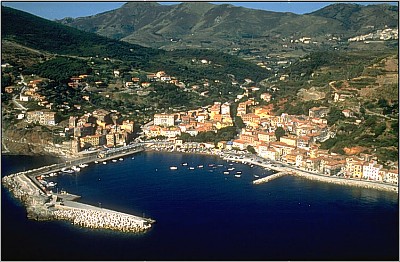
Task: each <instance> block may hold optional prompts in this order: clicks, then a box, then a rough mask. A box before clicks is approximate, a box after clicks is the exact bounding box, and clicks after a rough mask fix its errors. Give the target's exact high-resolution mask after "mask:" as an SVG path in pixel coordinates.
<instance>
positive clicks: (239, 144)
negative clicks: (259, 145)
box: [232, 139, 248, 150]
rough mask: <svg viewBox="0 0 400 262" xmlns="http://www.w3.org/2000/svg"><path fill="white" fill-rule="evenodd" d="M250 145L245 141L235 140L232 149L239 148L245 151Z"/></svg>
mask: <svg viewBox="0 0 400 262" xmlns="http://www.w3.org/2000/svg"><path fill="white" fill-rule="evenodd" d="M247 145H248V143H246V142H245V141H243V140H240V139H235V140H233V144H232V148H238V149H240V150H245V149H246V147H247Z"/></svg>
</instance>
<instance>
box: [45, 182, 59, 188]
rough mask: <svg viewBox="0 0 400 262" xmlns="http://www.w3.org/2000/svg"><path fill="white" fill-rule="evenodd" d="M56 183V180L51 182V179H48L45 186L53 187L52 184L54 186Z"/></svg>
mask: <svg viewBox="0 0 400 262" xmlns="http://www.w3.org/2000/svg"><path fill="white" fill-rule="evenodd" d="M56 185H57V183H56V182H52V181H50V182H48V183H47V186H48V187H54V186H56Z"/></svg>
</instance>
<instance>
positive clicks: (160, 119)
mask: <svg viewBox="0 0 400 262" xmlns="http://www.w3.org/2000/svg"><path fill="white" fill-rule="evenodd" d="M174 124H175V115H174V114H155V115H154V125H156V126H173V125H174Z"/></svg>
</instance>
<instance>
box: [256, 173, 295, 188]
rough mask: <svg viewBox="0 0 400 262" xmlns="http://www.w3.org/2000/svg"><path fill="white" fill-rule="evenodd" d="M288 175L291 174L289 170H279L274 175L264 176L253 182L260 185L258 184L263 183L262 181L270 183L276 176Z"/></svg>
mask: <svg viewBox="0 0 400 262" xmlns="http://www.w3.org/2000/svg"><path fill="white" fill-rule="evenodd" d="M286 175H289V172H285V171H282V172H278V173H275V174H273V175H270V176H266V177H262V178H259V179H257V180H254V181H253V184H254V185H258V184H262V183H268V182H269V181H271V180H274V179H276V178H279V177H282V176H286Z"/></svg>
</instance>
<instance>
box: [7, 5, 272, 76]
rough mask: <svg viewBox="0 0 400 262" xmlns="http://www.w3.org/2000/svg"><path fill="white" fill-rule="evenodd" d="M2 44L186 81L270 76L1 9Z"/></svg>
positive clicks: (238, 63)
mask: <svg viewBox="0 0 400 262" xmlns="http://www.w3.org/2000/svg"><path fill="white" fill-rule="evenodd" d="M1 36H2V41H3V40H7V41H13V42H16V43H18V44H20V45H23V46H26V47H29V48H33V49H35V50H40V51H43V52H49V53H53V54H60V55H70V56H81V57H91V56H93V57H95V56H99V57H108V58H111V59H117V60H121V61H124V62H126V63H128V64H129V65H130V66H132V67H135V68H138V69H143V70H148V71H155V70H164V71H166V72H167V73H169V74H171V75H175V76H177V77H181V79H185V78H193V79H201V78H205V77H207V78H209V79H220V80H221V78H223V79H226V77H227V75H228V74H231V75H234V76H235V77H236V79H237V80H243V79H244V78H250V79H252V80H255V81H257V80H261V79H264V78H267V77H268V72H267V71H266V70H265V69H262V68H260V67H258V66H256V65H254V64H252V63H250V62H246V61H244V60H241V59H239V58H237V57H233V56H230V55H227V54H223V53H220V52H217V51H207V50H201V51H196V50H191V51H176V52H166V51H163V50H158V49H153V48H147V47H143V46H140V45H135V44H129V43H126V42H121V41H117V40H113V39H109V38H106V37H103V36H99V35H97V34H94V33H88V32H83V31H80V30H78V29H75V28H71V27H68V26H65V25H61V24H59V23H57V22H53V21H49V20H46V19H43V18H39V17H37V16H34V15H31V14H29V13H26V12H22V11H18V10H15V9H12V8H9V7H4V6H2V25H1ZM207 58H212V60H211V61H212V62H213V65H212V66H209V67H202V68H199V67H195V66H192V64H191V61H192V60H193V59H197V60H201V59H207Z"/></svg>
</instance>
